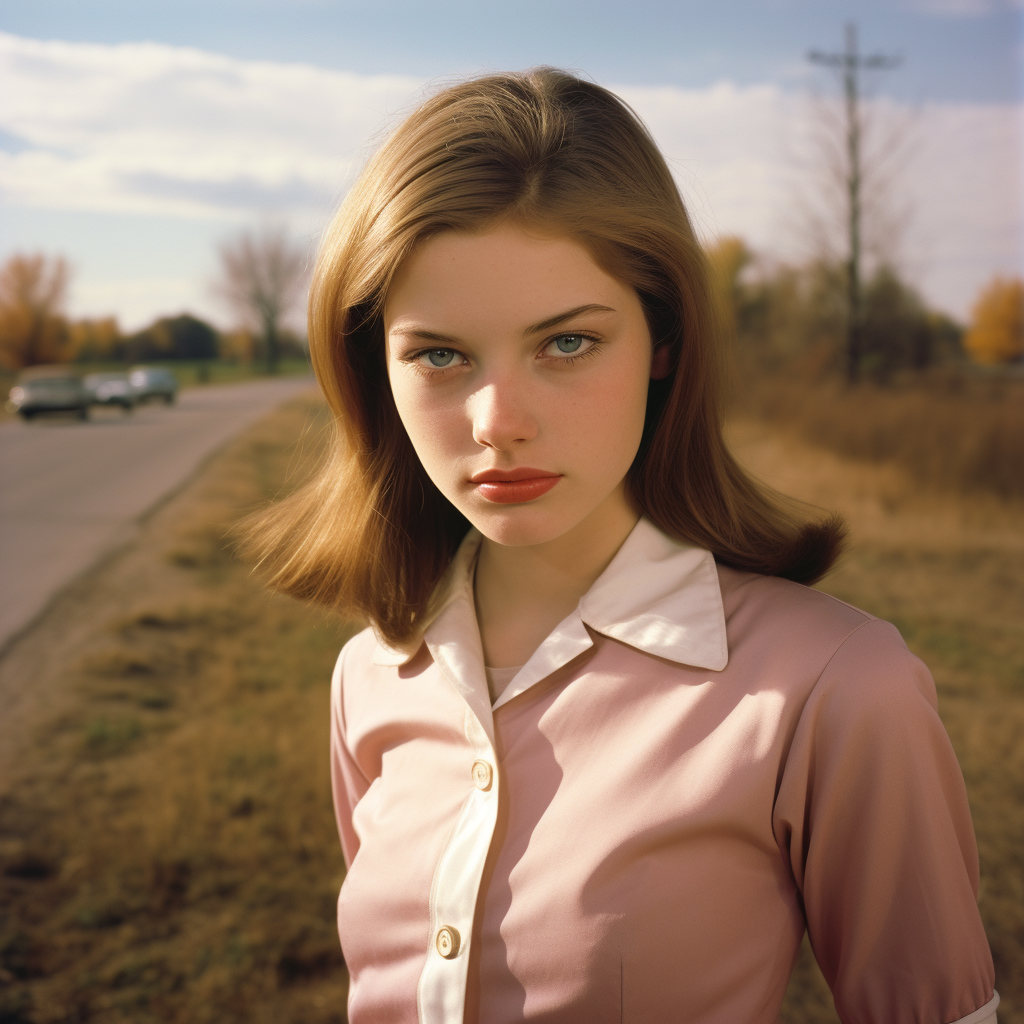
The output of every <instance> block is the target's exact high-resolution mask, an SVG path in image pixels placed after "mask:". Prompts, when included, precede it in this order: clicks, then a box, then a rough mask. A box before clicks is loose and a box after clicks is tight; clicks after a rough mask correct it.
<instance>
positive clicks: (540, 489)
mask: <svg viewBox="0 0 1024 1024" xmlns="http://www.w3.org/2000/svg"><path fill="white" fill-rule="evenodd" d="M561 479H562V477H561V475H560V474H558V473H545V472H544V470H542V469H528V468H525V467H524V468H521V469H511V470H499V469H488V470H484V472H482V473H477V474H475V475H474V476H472V477H470V482H471V483H473V484H475V485H476V489H477V493H478V494H479V495H480V496H481V497H482V498H484V499H486V500H487V501H493V502H495V503H496V504H499V505H517V504H519V503H521V502H524V501H533V499H534V498H539V497H540V496H541V495H542V494H547V493H548V491H550V490H551V488H552V487H554V486H555V484H557V483H558V481H559V480H561Z"/></svg>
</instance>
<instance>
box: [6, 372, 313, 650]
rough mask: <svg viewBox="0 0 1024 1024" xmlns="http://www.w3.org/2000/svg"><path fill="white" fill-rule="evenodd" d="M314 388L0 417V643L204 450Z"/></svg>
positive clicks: (293, 384)
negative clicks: (87, 413)
mask: <svg viewBox="0 0 1024 1024" xmlns="http://www.w3.org/2000/svg"><path fill="white" fill-rule="evenodd" d="M314 386H315V385H314V383H313V381H312V379H311V378H294V377H285V378H280V379H275V380H259V381H247V382H245V383H242V384H229V385H223V386H212V387H206V388H196V389H194V390H190V391H184V392H182V393H181V394H180V395H179V397H178V402H177V404H176V405H174V406H170V407H168V406H159V407H157V406H154V405H146V406H142V407H140V408H139V409H137V410H136V411H135V412H134V413H131V414H130V415H128V416H124V415H122V414H120V413H118V412H117V411H115V410H106V409H102V410H95V411H94V416H93V419H92V420H91V421H90V422H87V423H79V422H76V421H74V420H71V419H65V418H63V417H41V418H39V419H37V420H34V421H33V422H32V423H30V424H26V423H22V422H21V421H12V422H6V423H0V648H2V647H3V646H4V645H5V644H6V643H7V641H8V640H10V639H11V638H12V637H13V636H15V635H16V634H17V633H18V632H19V631H20V630H21V629H22V628H24V627H25V626H26V625H27V624H28V623H29V622H31V621H32V619H34V618H35V617H36V615H37V614H38V613H39V612H40V611H42V609H43V608H44V607H45V606H46V604H47V603H48V602H49V600H50V599H51V598H52V597H53V596H54V595H55V594H56V593H57V591H58V590H60V589H61V588H62V587H63V586H64V585H65V584H66V583H68V582H70V581H71V580H72V579H74V578H75V577H76V576H78V575H79V574H80V573H81V572H83V571H84V570H85V569H87V568H88V567H89V566H90V565H92V564H93V563H94V562H96V561H97V560H98V559H99V558H100V557H101V556H102V555H103V554H104V553H105V552H107V551H109V550H110V549H111V548H112V547H115V546H116V545H118V544H119V543H122V542H123V541H124V540H125V539H126V538H127V537H129V536H130V534H131V528H132V525H133V524H134V522H135V521H136V520H137V519H138V518H139V516H141V515H142V514H143V513H144V512H146V511H147V509H149V508H151V507H152V506H153V505H154V504H156V502H158V501H159V500H160V498H162V497H163V496H164V495H166V494H167V493H168V492H169V491H171V490H173V489H174V488H175V487H176V486H177V485H178V484H180V483H181V482H182V481H184V480H185V479H186V478H187V477H188V476H189V475H190V474H191V473H192V472H194V470H195V469H196V467H197V466H198V465H199V463H200V462H201V461H202V460H203V459H204V458H205V457H206V456H207V455H209V454H210V453H211V452H213V451H214V450H215V449H216V448H218V447H219V446H220V445H222V444H223V443H224V442H225V441H227V440H228V439H229V438H230V437H232V435H234V434H237V433H238V432H239V431H241V430H242V429H243V428H244V427H246V426H248V425H249V424H250V423H253V422H254V421H255V420H257V419H259V418H260V417H261V416H263V415H265V414H266V413H268V412H269V411H270V410H272V409H273V408H275V407H276V406H277V405H279V404H280V403H281V402H283V401H284V400H285V399H287V398H290V397H291V396H293V395H296V394H299V393H301V392H304V391H309V390H310V389H311V388H312V387H314Z"/></svg>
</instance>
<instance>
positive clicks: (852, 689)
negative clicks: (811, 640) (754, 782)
mask: <svg viewBox="0 0 1024 1024" xmlns="http://www.w3.org/2000/svg"><path fill="white" fill-rule="evenodd" d="M773 825H774V830H775V835H776V838H777V839H778V841H779V843H780V846H781V847H782V849H783V850H784V852H785V854H786V855H787V857H788V858H789V862H790V864H791V867H792V872H793V876H794V878H795V880H796V884H797V886H798V888H799V890H800V893H801V895H802V897H803V902H804V911H805V914H806V918H807V929H808V934H809V937H810V940H811V945H812V948H813V949H814V954H815V957H816V958H817V960H818V964H819V966H820V967H821V970H822V973H823V974H824V976H825V978H826V980H827V981H828V983H829V986H830V987H831V989H832V994H833V998H834V1000H835V1004H836V1011H837V1013H838V1014H839V1017H840V1019H841V1020H842V1021H843V1022H844V1024H892V1022H903V1021H907V1022H914V1024H947V1022H950V1021H960V1020H962V1019H964V1018H966V1019H967V1020H969V1021H970V1022H971V1024H975V1022H978V1024H980V1022H981V1021H987V1020H989V1019H990V1018H991V1019H994V1011H995V1007H996V1005H997V1004H998V996H996V995H995V994H994V989H993V984H994V970H993V966H992V956H991V953H990V952H989V947H988V942H987V940H986V938H985V932H984V928H983V926H982V923H981V917H980V915H979V913H978V906H977V895H978V853H977V848H976V846H975V841H974V830H973V827H972V824H971V815H970V810H969V808H968V805H967V793H966V790H965V788H964V781H963V776H962V775H961V773H960V768H959V765H958V764H957V761H956V755H955V754H954V753H953V748H952V746H951V744H950V742H949V737H948V736H947V735H946V731H945V729H944V728H943V726H942V722H941V721H940V719H939V715H938V710H937V699H936V693H935V684H934V683H933V681H932V678H931V675H930V674H929V672H928V670H927V668H925V666H924V665H923V664H922V662H921V661H919V660H918V659H917V658H916V657H914V655H912V654H911V653H910V651H908V650H907V647H906V645H905V644H904V643H903V640H902V639H901V637H900V635H899V633H898V632H897V631H896V630H895V628H894V627H893V626H891V625H889V623H887V622H882V621H881V620H878V619H873V620H870V621H868V622H866V623H865V624H864V625H862V626H860V627H859V628H858V629H857V630H855V631H854V632H853V633H852V634H851V635H850V636H849V637H848V638H847V639H846V641H845V642H844V643H843V644H842V646H841V647H840V648H839V649H838V651H837V652H836V653H835V655H834V656H833V657H832V659H831V661H830V662H829V664H828V665H827V666H826V668H825V670H824V671H823V673H822V674H821V677H820V678H819V679H818V681H817V683H816V685H815V687H814V689H813V691H812V693H811V696H810V698H809V699H808V701H807V704H806V705H805V707H804V709H803V712H802V714H801V716H800V719H799V722H798V724H797V727H796V730H795V733H794V736H793V740H792V744H791V746H790V750H789V752H788V755H787V757H786V761H785V765H784V768H783V771H782V777H781V780H780V784H779V791H778V796H777V799H776V806H775V813H774V820H773ZM976 1014H977V1016H976Z"/></svg>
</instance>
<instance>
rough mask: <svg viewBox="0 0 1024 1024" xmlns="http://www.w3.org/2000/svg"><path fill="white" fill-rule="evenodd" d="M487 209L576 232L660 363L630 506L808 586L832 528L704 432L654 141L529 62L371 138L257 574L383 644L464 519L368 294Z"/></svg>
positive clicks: (709, 416) (336, 239)
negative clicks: (326, 444) (428, 465)
mask: <svg viewBox="0 0 1024 1024" xmlns="http://www.w3.org/2000/svg"><path fill="white" fill-rule="evenodd" d="M502 220H512V221H516V222H521V223H524V224H532V225H541V226H543V228H544V230H545V231H546V232H548V233H550V232H557V233H564V234H565V235H566V236H568V237H572V238H574V239H575V240H577V241H579V242H580V243H581V244H583V245H584V246H586V247H587V248H588V250H589V251H590V252H591V253H592V254H593V256H594V259H595V260H596V261H597V262H598V263H599V264H600V265H601V266H602V267H603V268H604V269H605V270H606V271H607V272H608V273H610V274H612V275H613V276H614V277H616V278H618V279H619V280H621V281H623V282H625V283H628V284H630V285H631V286H632V287H633V288H635V289H636V291H637V293H638V294H639V296H640V299H641V301H642V302H643V305H644V309H645V312H646V315H647V318H648V323H649V325H650V329H651V334H652V338H653V339H654V341H655V343H659V342H667V343H669V344H670V345H671V346H672V349H673V359H674V369H673V372H672V373H670V374H669V376H668V377H667V378H666V379H664V380H654V381H651V385H650V390H649V395H648V405H647V418H646V422H645V427H644V433H643V438H642V441H641V444H640V449H639V451H638V452H637V455H636V459H635V461H634V462H633V465H632V467H631V468H630V470H629V474H628V478H627V486H628V493H629V496H630V499H631V501H632V502H633V504H634V506H635V507H636V509H637V511H639V512H640V513H642V514H643V515H646V516H647V517H648V518H649V519H650V520H651V521H652V522H654V523H655V524H656V525H657V526H659V527H660V528H661V529H662V530H664V531H665V532H666V533H668V534H670V535H671V536H673V537H676V538H678V539H680V540H685V541H688V542H690V543H693V544H697V545H700V546H703V547H706V548H708V549H710V550H711V551H712V552H713V553H714V555H715V557H716V558H717V559H718V560H719V561H720V562H723V563H724V564H726V565H730V566H734V567H737V568H740V569H746V570H750V571H753V572H758V573H765V574H768V575H776V576H785V577H787V578H789V579H793V580H797V581H800V582H811V581H813V580H816V579H817V578H819V577H820V576H821V575H822V574H823V573H825V572H826V571H827V570H828V568H829V566H830V565H831V564H832V562H833V561H834V559H835V557H836V555H837V554H838V551H839V548H840V546H841V544H842V539H843V534H844V528H843V526H842V522H841V520H839V519H838V517H836V516H832V517H830V518H828V519H826V520H824V521H823V522H819V523H807V522H804V521H802V520H801V519H800V518H798V517H797V516H796V515H795V514H794V512H792V511H790V510H785V509H784V508H783V506H782V505H781V503H780V501H779V500H778V498H777V496H773V495H771V494H770V493H769V492H767V491H766V490H765V489H763V488H762V487H760V486H759V485H758V484H756V483H755V482H754V481H753V480H751V479H750V478H749V477H748V476H747V475H746V474H745V473H744V472H743V470H742V469H740V467H739V466H738V465H737V464H736V462H735V461H734V460H733V458H732V456H731V455H730V453H729V451H728V449H727V448H726V446H725V443H724V441H723V439H722V429H721V391H722V388H721V373H720V357H721V351H722V348H723V336H722V326H721V324H722V317H721V316H720V315H718V306H717V303H716V299H715V295H714V292H713V289H712V285H711V282H710V278H709V272H708V268H707V264H706V260H705V257H704V253H703V250H702V249H701V247H700V245H699V243H698V242H697V240H696V238H695V237H694V233H693V229H692V227H691V225H690V222H689V219H688V217H687V214H686V210H685V209H684V207H683V202H682V199H681V198H680V196H679V192H678V190H677V188H676V186H675V183H674V181H673V180H672V176H671V173H670V172H669V169H668V167H667V165H666V164H665V161H664V159H663V158H662V156H661V154H660V153H659V151H658V149H657V147H656V146H655V144H654V141H653V140H652V139H651V137H650V135H649V134H648V133H647V131H646V129H645V128H644V126H643V125H642V124H641V123H640V121H639V119H638V118H637V116H636V115H635V114H634V113H633V112H632V111H631V110H630V109H629V108H628V107H627V106H626V105H625V104H624V103H623V102H622V101H621V100H619V99H618V98H617V97H616V96H614V95H613V94H612V93H610V92H608V91H607V90H606V89H602V88H601V87H599V86H597V85H593V84H592V83H590V82H586V81H582V80H580V79H578V78H575V77H573V76H571V75H568V74H565V73H564V72H561V71H557V70H554V69H551V68H540V69H536V70H533V71H528V72H524V73H521V74H503V75H493V76H489V77H486V78H480V79H476V80H474V81H467V82H464V83H461V84H459V85H456V86H453V87H451V88H449V89H446V90H444V91H443V92H441V93H439V94H437V95H435V96H434V97H432V98H431V99H429V100H427V101H426V102H425V103H424V104H423V105H422V106H420V107H419V108H418V109H417V110H416V111H414V112H413V113H412V114H411V116H409V117H408V118H407V119H406V120H405V121H404V122H403V123H402V124H401V125H400V126H399V127H398V129H397V130H396V131H395V132H394V133H393V134H392V135H391V136H390V137H389V138H388V139H387V141H386V142H385V143H384V145H383V146H382V147H381V149H380V150H379V151H378V152H377V153H376V155H375V156H374V157H373V158H372V159H371V160H370V161H369V163H368V164H367V166H366V168H365V169H364V170H363V173H362V174H361V175H360V177H359V179H358V181H357V182H356V184H355V185H354V187H353V188H352V190H351V191H350V192H349V194H348V196H347V197H346V199H345V200H344V202H343V203H342V205H341V208H340V209H339V211H338V214H337V216H336V217H335V219H334V222H333V224H332V225H331V227H330V228H329V229H328V232H327V234H326V236H325V238H324V241H323V243H322V246H321V249H320V254H319V257H318V260H317V264H316V269H315V271H314V276H313V283H312V288H311V291H310V300H309V346H310V354H311V357H312V361H313V368H314V370H315V372H316V375H317V378H318V380H319V381H320V385H321V387H322V388H323V391H324V394H325V395H326V398H327V401H328V403H329V405H330V407H331V409H332V411H333V413H334V420H335V424H336V428H337V433H338V437H337V441H336V444H335V445H334V446H333V449H332V453H331V456H330V458H329V459H328V461H327V463H326V464H325V465H324V466H323V467H322V469H321V471H320V473H319V474H318V476H317V477H316V478H315V479H314V480H312V482H310V483H309V484H308V485H307V486H306V487H305V488H303V489H302V490H300V491H298V492H297V493H295V494H293V495H291V496H290V497H288V498H287V499H285V500H284V501H281V502H279V503H278V504H277V505H275V506H273V507H272V508H271V509H269V510H268V511H267V512H264V513H261V515H260V516H259V517H258V519H257V520H256V521H255V523H254V524H252V525H251V527H250V544H251V547H252V548H253V550H255V551H256V552H257V553H258V554H259V555H260V556H261V558H262V560H263V565H264V568H266V569H267V570H268V571H269V575H270V583H271V584H272V585H273V586H276V587H277V588H278V589H281V590H284V591H286V592H288V593H290V594H293V595H295V596H299V597H304V598H309V599H311V600H314V601H317V602H320V603H323V604H327V605H330V606H334V607H337V608H339V609H340V610H342V611H344V612H345V613H347V614H350V615H351V614H355V615H358V616H360V617H365V618H368V619H369V620H370V622H372V623H373V625H374V626H375V628H376V629H377V631H378V633H379V634H380V635H381V636H382V637H383V638H385V639H386V640H388V641H389V642H391V643H395V644H400V643H403V642H408V641H409V640H410V639H411V638H412V637H414V636H415V634H416V632H417V626H418V623H419V621H420V620H421V619H422V616H423V614H424V612H425V610H426V608H427V605H428V602H429V599H430V595H431V593H432V591H433V590H434V588H435V586H436V585H437V583H438V581H439V580H440V578H441V576H442V575H443V573H444V571H445V569H446V567H447V566H448V564H449V562H450V560H451V558H452V555H453V554H454V551H455V548H456V547H457V546H458V543H459V541H460V540H461V538H462V537H463V536H464V534H465V532H466V530H467V529H468V527H469V523H468V522H467V521H466V519H465V518H464V517H463V516H462V515H461V513H459V512H458V511H457V510H456V509H455V507H454V506H453V505H451V504H450V503H449V502H448V501H447V499H446V498H444V497H443V496H442V494H441V493H440V491H439V490H438V489H437V488H436V487H435V486H434V484H433V483H432V482H431V480H430V478H429V477H428V476H427V474H426V472H425V471H424V469H423V467H422V466H421V465H420V462H419V460H418V458H417V457H416V454H415V452H414V451H413V448H412V444H411V442H410V441H409V439H408V437H407V436H406V433H405V430H404V428H403V426H402V424H401V421H400V420H399V417H398V413H397V411H396V409H395V404H394V401H393V399H392V396H391V389H390V386H389V384H388V378H387V371H386V364H385V353H384V334H383V327H382V319H381V315H382V308H383V303H384V298H385V295H386V293H387V289H388V286H389V283H390V282H391V280H392V278H393V277H394V274H395V272H396V270H397V268H398V267H399V265H400V264H401V263H402V261H403V260H404V259H405V258H406V257H407V256H408V255H409V253H410V252H411V251H412V249H413V247H414V246H416V245H417V243H419V242H421V241H422V240H423V239H424V238H427V237H429V236H430V235H433V234H436V233H437V232H440V231H447V230H455V231H465V232H474V231H481V230H485V229H486V228H488V227H490V226H492V225H494V224H495V223H497V222H499V221H502Z"/></svg>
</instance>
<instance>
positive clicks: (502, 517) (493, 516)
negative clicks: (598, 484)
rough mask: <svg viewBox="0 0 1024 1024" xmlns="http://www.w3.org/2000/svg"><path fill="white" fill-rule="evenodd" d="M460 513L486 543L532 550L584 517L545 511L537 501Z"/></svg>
mask: <svg viewBox="0 0 1024 1024" xmlns="http://www.w3.org/2000/svg"><path fill="white" fill-rule="evenodd" d="M461 511H462V513H463V515H465V516H466V518H467V519H468V520H469V521H470V522H471V523H472V524H473V525H474V526H475V527H476V528H477V529H478V530H479V531H480V533H481V534H482V535H483V536H484V537H485V538H486V539H487V540H489V541H491V542H492V543H494V544H501V545H502V546H503V547H511V548H521V547H533V546H535V545H538V544H547V543H549V542H550V541H553V540H557V539H558V538H559V537H561V536H562V535H563V534H565V533H567V532H568V531H569V530H571V529H572V528H573V526H575V525H576V524H577V523H578V522H579V521H580V519H581V518H583V517H582V516H573V515H571V514H569V513H567V512H566V511H565V510H560V509H552V508H544V507H543V506H541V505H540V504H539V502H537V503H535V502H524V503H522V504H519V505H497V504H496V505H494V506H493V508H484V509H480V508H473V509H462V510H461Z"/></svg>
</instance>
